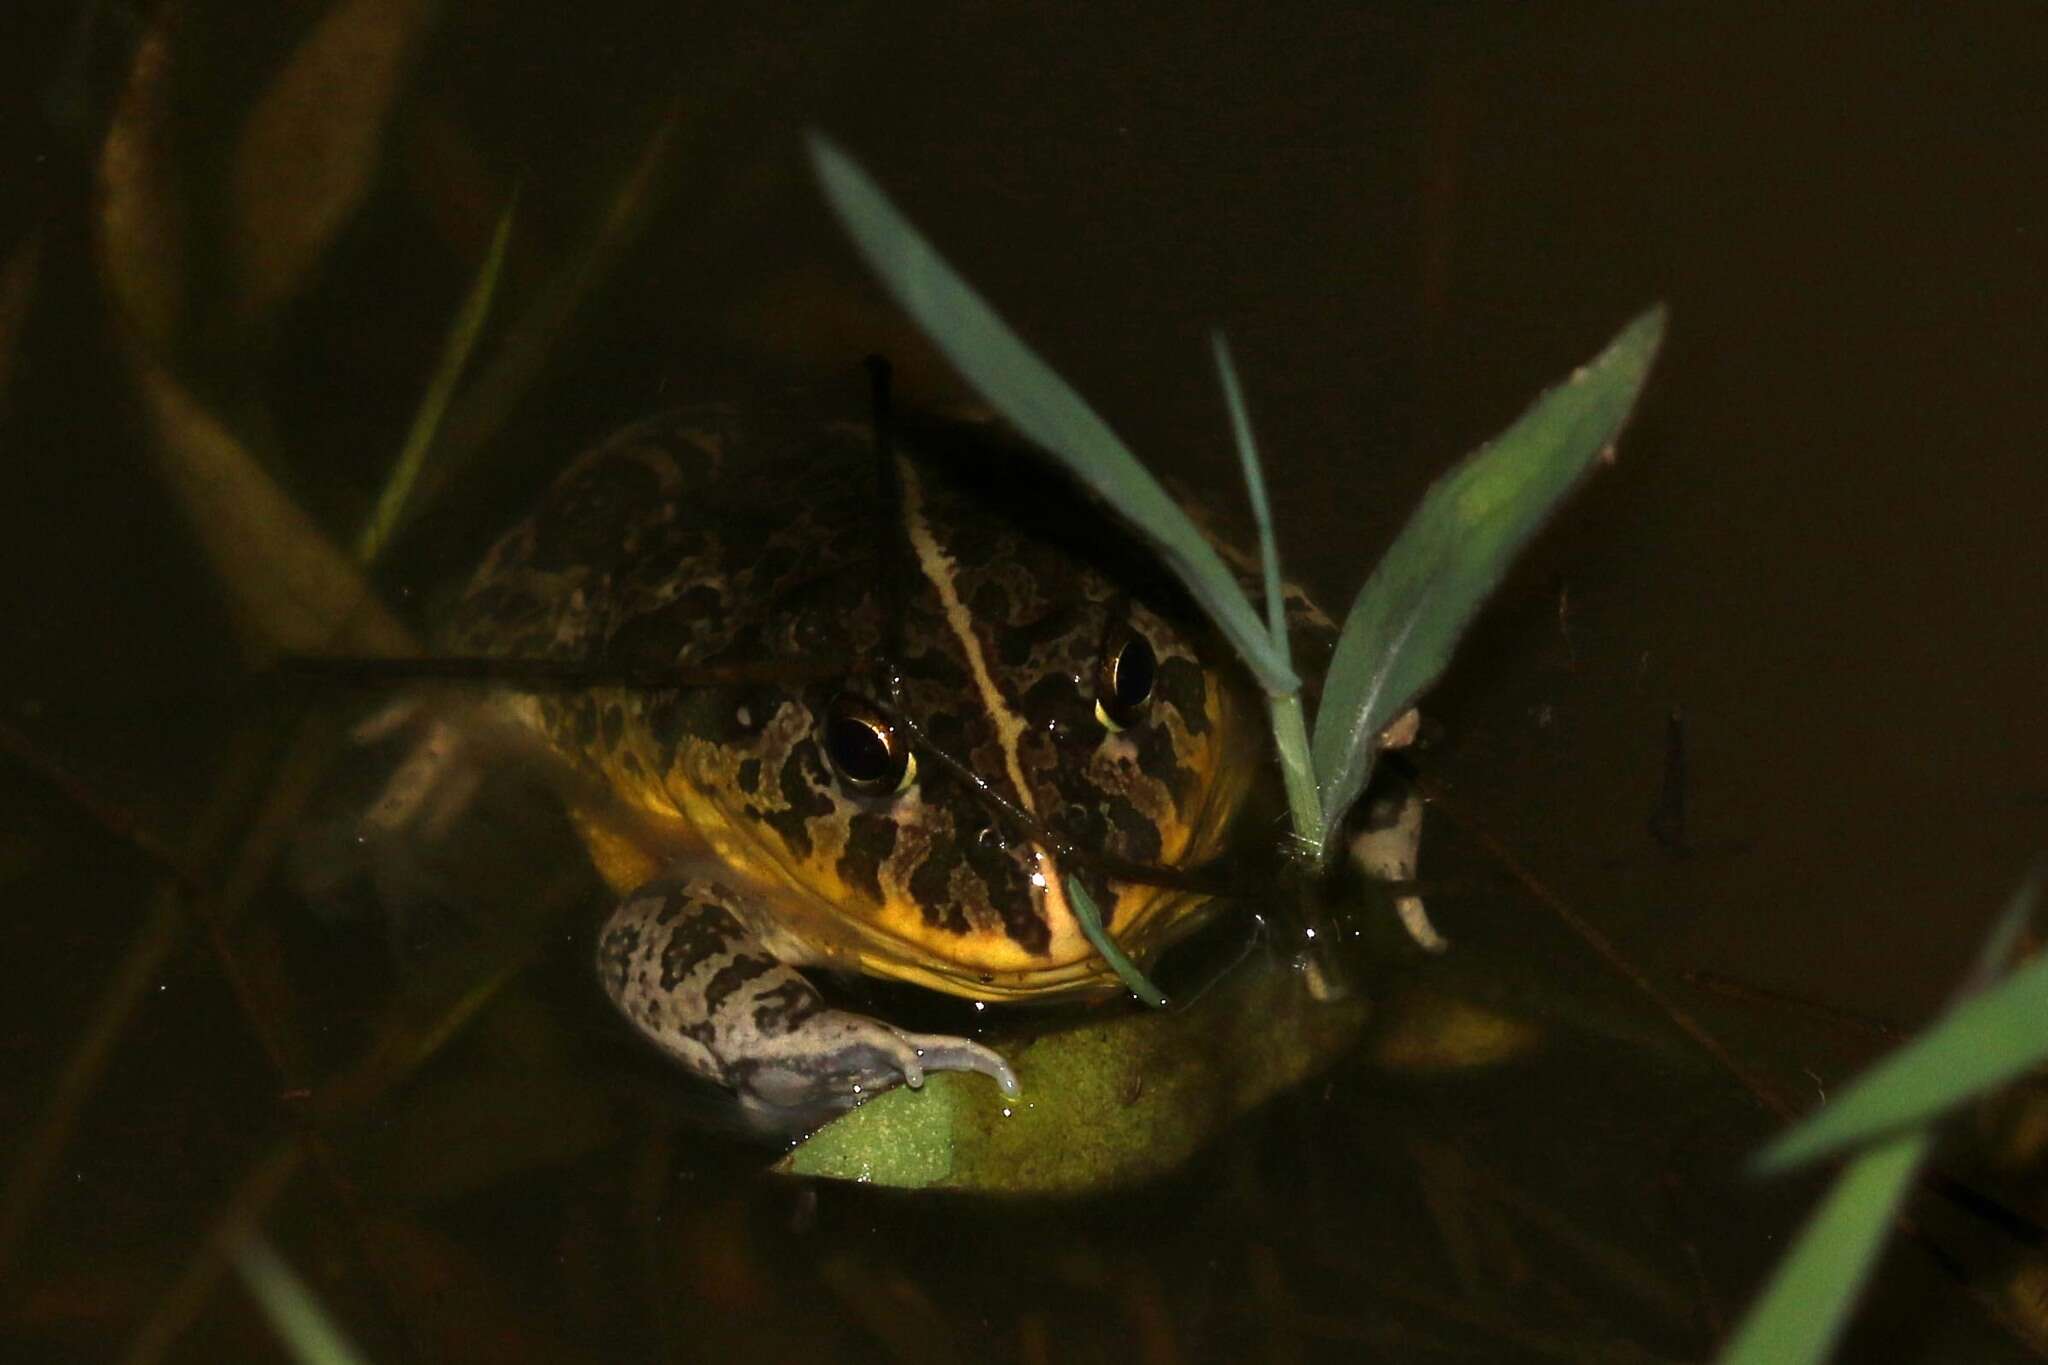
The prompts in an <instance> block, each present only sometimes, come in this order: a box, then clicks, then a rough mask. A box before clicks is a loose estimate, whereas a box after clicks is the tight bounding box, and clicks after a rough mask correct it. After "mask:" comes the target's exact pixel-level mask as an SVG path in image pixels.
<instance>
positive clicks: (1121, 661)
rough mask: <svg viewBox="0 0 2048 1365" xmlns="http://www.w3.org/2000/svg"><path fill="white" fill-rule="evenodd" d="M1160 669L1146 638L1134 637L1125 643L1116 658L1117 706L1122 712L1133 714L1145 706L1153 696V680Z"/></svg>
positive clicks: (1115, 684) (1114, 681)
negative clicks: (1146, 700)
mask: <svg viewBox="0 0 2048 1365" xmlns="http://www.w3.org/2000/svg"><path fill="white" fill-rule="evenodd" d="M1158 667H1159V661H1158V659H1157V658H1156V657H1154V655H1153V653H1152V646H1151V645H1150V644H1149V643H1148V642H1147V641H1146V639H1145V637H1144V636H1142V635H1133V636H1132V637H1131V638H1130V639H1129V640H1127V641H1125V642H1124V647H1123V649H1122V650H1121V651H1120V652H1119V653H1118V654H1117V656H1116V670H1115V672H1116V676H1115V678H1114V680H1113V685H1114V688H1115V694H1116V704H1117V706H1118V707H1119V708H1120V709H1121V710H1123V711H1125V712H1132V711H1136V710H1137V709H1138V708H1139V707H1140V706H1143V705H1144V704H1145V699H1146V698H1147V697H1149V696H1151V695H1152V678H1153V675H1154V674H1155V673H1156V672H1157V671H1158Z"/></svg>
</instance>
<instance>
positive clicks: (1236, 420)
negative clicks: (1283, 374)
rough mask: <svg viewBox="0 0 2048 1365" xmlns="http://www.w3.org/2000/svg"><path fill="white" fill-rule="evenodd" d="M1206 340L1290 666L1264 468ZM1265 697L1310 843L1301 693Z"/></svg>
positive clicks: (1311, 811) (1314, 830)
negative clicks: (1233, 440) (1242, 476)
mask: <svg viewBox="0 0 2048 1365" xmlns="http://www.w3.org/2000/svg"><path fill="white" fill-rule="evenodd" d="M1209 346H1210V348H1211V349H1212V350H1213V351H1214V352H1215V355H1216V375H1217V378H1218V379H1219V380H1220V381H1221V383H1222V385H1223V405H1224V406H1225V407H1226V408H1228V409H1229V410H1230V431H1231V434H1232V435H1233V436H1234V437H1235V438H1236V439H1237V458H1238V461H1239V463H1240V464H1242V465H1243V467H1244V491H1245V497H1246V500H1247V501H1249V502H1250V503H1251V509H1252V524H1253V526H1254V527H1256V528H1257V530H1258V536H1259V566H1260V570H1261V573H1262V575H1263V576H1264V578H1265V580H1266V631H1267V633H1268V634H1269V635H1271V636H1272V638H1273V649H1274V652H1275V653H1277V654H1279V656H1280V660H1281V662H1282V663H1285V664H1286V665H1287V666H1288V667H1289V668H1292V667H1294V657H1293V652H1292V650H1291V648H1290V647H1289V645H1288V642H1287V603H1286V597H1285V593H1284V591H1283V586H1284V585H1283V584H1282V583H1281V580H1280V543H1279V540H1278V538H1277V537H1275V536H1274V534H1273V509H1272V505H1271V504H1270V503H1268V502H1267V500H1266V472H1265V469H1264V468H1263V467H1262V466H1261V465H1260V463H1259V447H1258V443H1257V442H1256V441H1254V440H1253V439H1252V419H1251V413H1250V412H1249V411H1248V410H1247V409H1246V408H1245V402H1244V390H1243V389H1242V388H1241V387H1240V386H1239V385H1238V382H1237V366H1236V365H1234V364H1232V363H1231V359H1230V343H1229V342H1227V341H1225V340H1224V339H1223V333H1222V331H1221V330H1220V329H1219V330H1217V331H1214V332H1211V333H1210V334H1209ZM1267 697H1268V700H1269V701H1270V703H1271V708H1272V713H1273V739H1274V742H1275V743H1276V744H1277V745H1278V747H1279V750H1280V775H1281V778H1282V780H1283V781H1284V782H1285V784H1286V787H1287V810H1288V815H1289V817H1290V818H1291V819H1292V820H1293V823H1294V834H1295V837H1296V839H1298V840H1300V841H1303V842H1304V843H1307V844H1309V845H1311V846H1312V845H1313V844H1314V841H1315V839H1316V836H1317V834H1318V832H1319V831H1321V829H1322V827H1323V807H1322V802H1321V798H1320V797H1319V795H1318V793H1317V786H1316V775H1315V770H1314V768H1313V766H1312V760H1311V759H1310V757H1309V750H1308V726H1307V723H1306V721H1305V719H1304V717H1303V712H1302V706H1301V693H1300V691H1299V690H1297V691H1293V692H1286V693H1268V694H1267Z"/></svg>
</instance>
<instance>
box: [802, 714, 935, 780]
mask: <svg viewBox="0 0 2048 1365" xmlns="http://www.w3.org/2000/svg"><path fill="white" fill-rule="evenodd" d="M824 741H825V756H826V757H827V758H830V759H831V760H832V766H833V767H834V768H835V769H837V770H838V772H839V777H840V780H841V781H843V782H845V783H846V785H847V786H849V787H851V788H853V789H854V790H855V791H858V792H889V793H891V794H893V793H896V792H900V791H904V790H905V789H907V788H908V787H909V786H910V784H911V783H912V782H913V781H915V780H916V778H917V755H915V754H913V753H911V752H910V745H909V744H908V743H906V742H905V741H904V738H903V735H902V733H901V732H900V731H898V730H897V728H896V727H895V726H893V725H891V724H890V723H889V720H888V717H886V716H884V715H882V713H881V712H879V711H877V710H876V709H875V708H874V707H873V706H872V705H871V704H869V703H868V702H865V701H862V700H861V699H860V698H859V697H853V696H847V695H844V694H841V695H840V696H838V697H835V698H833V700H832V706H831V709H830V710H829V711H827V712H826V714H825V733H824Z"/></svg>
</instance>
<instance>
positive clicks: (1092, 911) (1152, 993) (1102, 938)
mask: <svg viewBox="0 0 2048 1365" xmlns="http://www.w3.org/2000/svg"><path fill="white" fill-rule="evenodd" d="M1067 900H1068V901H1069V902H1071V903H1072V905H1073V907H1074V918H1075V919H1077V920H1079V921H1080V922H1081V932H1082V933H1083V934H1086V935H1087V936H1088V941H1089V942H1090V943H1092V944H1094V945H1095V951H1096V952H1098V953H1101V954H1102V960H1103V961H1105V962H1107V963H1108V964H1109V965H1110V967H1111V968H1112V969H1114V970H1115V972H1116V974H1117V975H1118V976H1120V977H1122V978H1123V983H1124V984H1125V985H1126V986H1129V987H1130V988H1131V994H1132V995H1135V996H1137V997H1138V998H1139V999H1140V1000H1142V1001H1144V1002H1145V1003H1146V1004H1148V1005H1150V1006H1151V1007H1152V1008H1153V1009H1164V1008H1165V1007H1166V992H1165V991H1162V990H1160V989H1159V988H1158V987H1157V986H1155V985H1153V984H1152V980H1151V978H1150V977H1148V976H1146V975H1145V974H1144V973H1143V972H1141V971H1139V970H1138V964H1137V963H1135V962H1133V961H1131V960H1130V958H1128V957H1126V956H1125V955H1124V950H1123V949H1121V948H1119V947H1117V945H1116V940H1115V939H1113V938H1111V937H1110V936H1109V930H1107V929H1105V928H1103V927H1102V912H1101V911H1100V910H1098V909H1096V908H1095V898H1094V897H1093V896H1090V895H1089V894H1088V888H1087V887H1085V886H1083V885H1081V879H1080V878H1079V877H1076V876H1073V875H1071V874H1069V876H1068V877H1067Z"/></svg>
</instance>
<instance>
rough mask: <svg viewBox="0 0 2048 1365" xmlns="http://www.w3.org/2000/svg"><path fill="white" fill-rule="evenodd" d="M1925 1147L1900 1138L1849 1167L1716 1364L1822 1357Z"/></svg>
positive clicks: (1785, 1363) (1763, 1364) (1789, 1362)
mask: <svg viewBox="0 0 2048 1365" xmlns="http://www.w3.org/2000/svg"><path fill="white" fill-rule="evenodd" d="M1929 1143H1930V1139H1929V1138H1928V1136H1927V1134H1925V1133H1921V1132H1914V1133H1905V1134H1901V1135H1900V1136H1898V1137H1895V1138H1893V1139H1892V1140H1891V1141H1889V1142H1887V1143H1885V1144H1883V1145H1882V1146H1879V1147H1875V1148H1872V1149H1871V1150H1870V1151H1868V1152H1865V1153H1864V1154H1863V1155H1862V1156H1860V1157H1858V1158H1856V1160H1855V1161H1853V1162H1851V1163H1849V1165H1848V1167H1847V1168H1846V1169H1844V1170H1843V1172H1842V1174H1841V1175H1840V1176H1838V1177H1837V1178H1836V1180H1835V1183H1834V1185H1833V1187H1832V1188H1830V1189H1829V1191H1828V1193H1827V1197H1826V1198H1825V1199H1823V1200H1822V1201H1821V1204H1820V1207H1819V1208H1818V1209H1816V1210H1815V1211H1814V1214H1813V1217H1812V1218H1810V1219H1809V1220H1808V1221H1807V1224H1806V1228H1805V1230H1804V1231H1803V1232H1801V1233H1800V1234H1799V1240H1798V1241H1797V1242H1796V1243H1794V1244H1793V1247H1792V1250H1791V1251H1790V1252H1789V1253H1787V1254H1786V1256H1785V1259H1784V1260H1782V1261H1780V1262H1779V1263H1778V1269H1777V1270H1776V1272H1774V1273H1773V1274H1772V1276H1771V1283H1770V1285H1769V1287H1767V1288H1766V1289H1765V1290H1764V1293H1763V1295H1762V1297H1760V1298H1759V1299H1758V1300H1757V1301H1756V1302H1755V1303H1754V1304H1752V1305H1751V1306H1750V1310H1749V1312H1748V1313H1747V1314H1745V1315H1744V1317H1743V1319H1742V1322H1741V1324H1740V1325H1739V1326H1738V1327H1737V1328H1736V1329H1735V1335H1734V1336H1733V1337H1732V1338H1731V1339H1730V1341H1729V1343H1728V1346H1727V1349H1726V1350H1724V1351H1723V1352H1722V1353H1721V1365H1798V1363H1799V1362H1808V1361H1819V1360H1823V1359H1825V1358H1826V1357H1827V1353H1828V1350H1829V1348H1830V1347H1832V1346H1833V1345H1834V1342H1835V1339H1836V1338H1837V1337H1839V1336H1840V1335H1841V1332H1842V1324H1843V1322H1844V1321H1845V1320H1846V1319H1847V1317H1848V1315H1849V1310H1850V1309H1851V1308H1852V1307H1854V1306H1855V1303H1856V1295H1857V1291H1858V1290H1860V1289H1861V1288H1862V1287H1863V1282H1864V1281H1865V1280H1866V1279H1868V1278H1869V1276H1870V1267H1871V1265H1872V1263H1873V1262H1875V1261H1876V1260H1877V1254H1878V1252H1879V1251H1881V1250H1882V1249H1883V1248H1884V1241H1885V1233H1886V1232H1887V1231H1888V1230H1889V1228H1890V1227H1891V1223H1892V1218H1893V1216H1894V1215H1895V1214H1896V1213H1897V1212H1898V1208H1899V1201H1900V1200H1902V1199H1904V1198H1905V1196H1906V1192H1907V1190H1908V1189H1910V1188H1911V1186H1912V1184H1913V1175H1914V1173H1915V1172H1916V1171H1917V1170H1918V1169H1919V1168H1920V1162H1921V1160H1922V1159H1923V1158H1924V1157H1925V1156H1926V1155H1927V1149H1928V1146H1929Z"/></svg>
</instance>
